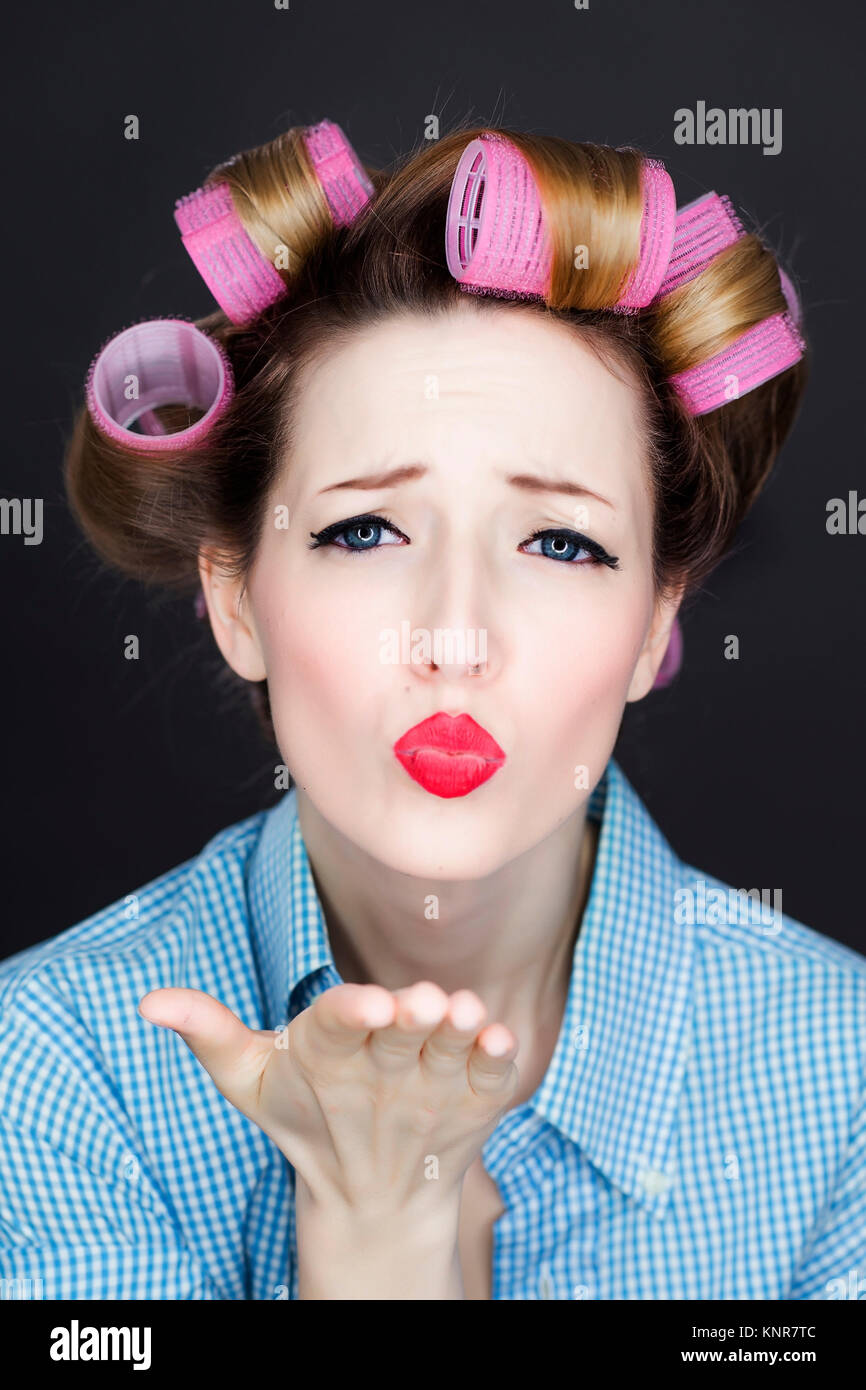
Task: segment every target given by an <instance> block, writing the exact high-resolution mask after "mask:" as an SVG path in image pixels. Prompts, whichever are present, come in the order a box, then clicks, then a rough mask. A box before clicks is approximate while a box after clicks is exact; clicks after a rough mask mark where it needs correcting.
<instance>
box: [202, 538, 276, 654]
mask: <svg viewBox="0 0 866 1390" xmlns="http://www.w3.org/2000/svg"><path fill="white" fill-rule="evenodd" d="M198 572H199V577H200V579H201V587H202V592H203V593H204V597H205V603H206V604H207V611H208V616H209V618H210V625H211V631H212V632H213V635H214V637H215V639H216V644H217V646H218V647H219V649H220V651H221V652H222V654H223V656H224V657H225V659H226V661H227V662H228V664H229V666H231V668H232V670H233V671H236V672H237V674H238V675H239V676H243V678H244V680H248V681H261V680H265V679H266V677H267V671H266V670H265V662H264V656H263V654H262V644H261V641H260V640H259V635H258V632H257V631H256V626H255V622H254V621H253V616H252V612H251V611H250V605H249V597H248V595H247V594H246V593H245V592H244V585H243V581H242V580H240V579H236V578H234V577H233V576H232V575H231V573H230V572H229V570H228V569H227V568H225V567H224V566H222V565H220V563H219V558H218V556H216V555H213V554H211V553H209V552H206V551H201V552H200V553H199V557H198Z"/></svg>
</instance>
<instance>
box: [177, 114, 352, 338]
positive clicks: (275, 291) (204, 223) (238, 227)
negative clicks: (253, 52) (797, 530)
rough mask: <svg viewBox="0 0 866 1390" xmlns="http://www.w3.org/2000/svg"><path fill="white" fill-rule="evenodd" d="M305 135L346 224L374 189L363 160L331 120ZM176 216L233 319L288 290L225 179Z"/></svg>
mask: <svg viewBox="0 0 866 1390" xmlns="http://www.w3.org/2000/svg"><path fill="white" fill-rule="evenodd" d="M302 139H303V141H304V144H305V146H306V149H307V153H308V154H309V156H310V160H311V162H312V165H313V168H314V169H315V171H316V176H317V178H318V180H319V183H320V185H321V188H322V192H323V193H324V195H325V198H326V200H327V203H328V208H329V210H330V213H331V217H332V219H333V222H334V225H335V226H336V227H343V226H346V225H347V224H348V223H350V222H352V221H354V219H355V218H356V217H357V215H358V213H359V212H360V211H361V209H362V208H363V207H364V206H365V205H366V204H367V203H368V202H369V200H370V198H371V197H372V195H373V193H374V191H375V190H374V187H373V184H372V183H371V181H370V179H369V177H368V175H367V173H366V171H365V169H364V166H363V164H362V163H361V161H360V160H359V158H358V156H357V154H356V153H355V151H354V149H353V148H352V146H351V145H350V144H349V141H348V140H347V139H346V136H345V135H344V133H343V131H342V129H341V128H340V126H338V125H337V124H335V122H333V121H328V120H324V121H319V122H318V124H317V125H313V126H308V127H307V128H306V130H305V131H304V132H303V136H302ZM174 219H175V222H176V223H177V225H178V228H179V229H180V233H181V238H182V240H183V244H184V246H185V247H186V249H187V251H188V252H189V254H190V256H191V258H192V261H193V264H194V265H195V267H196V270H197V271H198V272H199V274H200V275H201V277H202V279H203V280H204V282H205V284H206V285H207V287H208V289H209V290H210V292H211V294H212V295H213V297H214V299H215V300H216V301H217V303H218V304H219V306H220V308H221V309H222V310H223V312H224V313H225V314H226V315H227V316H228V317H229V318H230V319H231V321H232V323H237V324H242V323H248V322H249V321H250V320H251V319H254V318H256V317H257V316H258V315H259V314H260V313H261V312H262V311H263V310H264V309H267V308H268V306H269V305H270V304H273V303H274V302H275V301H276V300H278V299H280V298H281V297H282V296H283V295H284V294H285V293H286V290H287V288H288V285H287V282H286V281H285V280H284V279H283V277H282V275H280V273H279V271H278V270H277V269H276V267H275V266H274V265H273V263H272V262H271V261H269V260H268V258H267V257H266V256H263V255H262V253H261V251H260V250H259V248H258V246H257V245H256V243H255V242H254V241H253V239H252V237H251V236H250V235H249V233H248V232H247V231H246V229H245V227H244V226H243V223H242V222H241V219H240V217H239V216H238V214H237V211H236V209H235V205H234V200H233V198H232V193H231V189H230V187H229V185H228V183H226V182H225V181H224V180H222V181H217V182H214V183H212V184H205V185H204V186H203V187H202V188H197V189H195V191H194V192H192V193H187V194H186V195H185V196H184V197H183V198H178V200H177V203H176V204H175V211H174Z"/></svg>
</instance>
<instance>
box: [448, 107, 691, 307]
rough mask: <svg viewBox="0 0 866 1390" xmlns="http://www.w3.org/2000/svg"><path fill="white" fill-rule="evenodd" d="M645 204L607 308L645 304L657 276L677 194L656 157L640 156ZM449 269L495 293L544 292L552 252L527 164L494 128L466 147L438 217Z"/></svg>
mask: <svg viewBox="0 0 866 1390" xmlns="http://www.w3.org/2000/svg"><path fill="white" fill-rule="evenodd" d="M642 181H643V193H644V208H643V216H642V218H641V229H640V252H639V257H638V264H637V266H636V267H635V268H634V270H633V271H632V273H631V275H630V277H629V280H628V284H627V286H626V288H625V290H624V291H623V292H622V293H621V295H620V298H619V299H618V300H617V302H616V304H613V305H611V306H610V307H611V308H613V309H619V310H623V311H626V312H629V311H633V310H636V309H640V308H643V307H644V306H645V305H647V304H649V303H650V301H651V300H652V299H653V297H654V295H655V294H656V293H657V291H658V288H659V286H660V284H661V282H662V277H663V276H664V273H665V270H666V268H667V264H668V260H669V258H670V252H671V246H672V244H673V236H674V227H675V218H676V198H675V195H674V187H673V184H672V182H671V179H670V176H669V174H668V173H667V171H666V170H665V168H664V165H663V164H661V163H660V161H658V160H644V162H643V169H642ZM445 255H446V259H447V262H448V269H449V271H450V273H451V275H453V277H454V279H455V280H456V281H457V283H458V284H459V285H460V286H461V288H462V289H465V290H469V291H471V292H472V293H475V294H494V295H499V296H501V297H502V298H514V299H516V298H521V299H527V298H538V299H543V298H545V296H546V295H547V293H548V291H549V288H550V275H551V270H552V265H553V253H552V247H551V242H550V236H549V233H548V230H547V227H546V226H545V221H544V210H543V208H542V206H541V198H540V196H539V192H538V188H537V186H536V183H535V178H534V176H533V172H532V169H531V167H530V165H529V162H528V161H527V160H526V158H525V157H524V155H523V154H522V153H521V151H520V150H519V149H518V148H517V146H516V145H514V144H513V143H512V142H511V141H510V140H508V139H506V138H505V136H503V135H500V134H499V133H498V132H497V131H485V132H484V134H483V135H481V136H479V137H478V138H476V139H474V140H471V141H470V142H469V144H468V145H467V146H466V148H465V150H464V151H463V153H462V155H461V156H460V160H459V162H458V164H457V168H456V169H455V171H454V178H453V180H452V183H451V191H450V194H449V197H448V211H447V215H446V219H445Z"/></svg>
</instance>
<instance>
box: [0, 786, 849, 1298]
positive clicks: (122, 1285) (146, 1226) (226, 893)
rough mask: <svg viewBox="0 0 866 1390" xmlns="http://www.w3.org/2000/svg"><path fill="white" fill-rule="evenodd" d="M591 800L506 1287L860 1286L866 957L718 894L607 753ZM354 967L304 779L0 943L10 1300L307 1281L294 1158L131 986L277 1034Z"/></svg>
mask: <svg viewBox="0 0 866 1390" xmlns="http://www.w3.org/2000/svg"><path fill="white" fill-rule="evenodd" d="M588 813H589V815H590V816H591V817H592V818H593V819H595V820H598V821H600V823H601V827H600V835H599V843H598V850H597V857H596V864H595V870H594V874H593V879H592V885H591V891H590V895H589V900H588V903H587V906H586V910H585V912H584V917H583V921H582V924H581V927H580V931H579V933H578V936H577V941H576V946H575V951H574V958H573V965H572V973H571V983H570V990H569V995H568V1002H567V1006H566V1011H565V1016H564V1018H563V1021H562V1026H561V1031H560V1034H559V1038H558V1042H557V1044H556V1048H555V1051H554V1054H553V1057H552V1059H551V1061H550V1064H549V1066H548V1069H547V1072H546V1074H545V1076H544V1079H543V1080H542V1082H541V1084H540V1085H539V1087H538V1089H537V1090H536V1091H535V1093H534V1095H533V1096H532V1097H531V1099H530V1100H528V1101H527V1102H526V1103H525V1104H522V1105H520V1106H518V1107H515V1108H514V1109H512V1110H510V1111H508V1112H507V1113H506V1114H505V1115H504V1116H503V1117H502V1119H501V1120H500V1122H499V1124H498V1126H497V1128H496V1129H495V1130H494V1132H493V1133H492V1134H491V1136H490V1137H489V1139H488V1140H487V1142H486V1144H485V1145H484V1149H483V1155H482V1156H483V1161H484V1165H485V1167H486V1168H487V1170H488V1172H489V1173H490V1174H491V1175H492V1176H493V1178H494V1179H495V1180H496V1183H497V1185H498V1187H499V1191H500V1193H501V1196H502V1201H503V1204H504V1207H505V1211H504V1214H503V1215H502V1216H501V1217H500V1219H499V1220H498V1221H497V1223H496V1225H495V1227H494V1251H493V1283H492V1297H493V1298H495V1299H541V1298H551V1299H851V1298H854V1299H856V1298H858V1297H861V1298H862V1297H866V1107H864V1071H866V1066H864V1063H866V957H864V956H861V955H859V954H858V953H856V952H854V951H852V950H850V949H849V948H847V947H844V946H842V945H840V944H837V943H836V942H834V941H832V940H831V939H830V938H828V937H825V936H822V935H820V934H818V933H817V932H815V931H812V930H811V929H809V928H808V927H805V926H803V925H802V924H801V923H799V922H796V921H794V920H793V919H791V918H790V917H788V916H784V917H781V919H780V920H778V921H776V922H775V923H774V924H773V925H770V926H769V927H768V925H767V912H766V909H764V911H763V914H762V915H761V916H760V918H759V920H757V921H755V920H746V921H743V920H736V914H735V913H732V912H731V911H730V910H729V909H725V910H722V911H720V910H719V908H718V902H719V901H721V900H722V899H723V898H727V900H728V901H730V898H731V896H732V890H729V889H728V887H727V885H724V884H721V883H720V882H719V880H717V879H714V878H712V877H711V876H709V875H708V874H700V873H698V872H696V871H695V870H694V869H693V868H689V867H688V866H687V865H685V864H684V863H683V862H682V861H681V860H680V859H678V858H677V856H676V855H675V854H674V853H673V851H672V850H671V848H670V846H669V845H668V843H667V841H666V840H665V838H664V837H663V835H662V834H661V832H660V830H659V829H658V827H657V826H656V825H655V824H654V822H653V820H652V819H651V817H650V816H649V814H648V812H647V810H646V808H645V807H644V806H643V804H642V802H641V800H640V798H639V797H638V796H637V794H636V792H635V791H634V789H633V788H632V787H631V785H630V783H629V782H628V781H627V779H626V777H625V775H624V773H623V772H622V770H621V769H620V767H619V766H618V764H617V763H616V761H615V760H614V759H611V760H610V761H609V763H608V766H607V768H606V770H605V774H604V776H603V777H602V779H601V781H600V782H599V784H598V786H597V787H596V789H595V791H594V792H593V794H592V797H591V800H590V803H589V808H588ZM683 890H687V891H686V894H685V897H684V896H683ZM689 894H691V899H689ZM714 894H715V895H716V903H717V906H716V907H715V908H712V907H710V906H708V905H707V900H708V899H712V898H713V895H714ZM689 901H691V902H692V906H691V908H689V907H688V906H687V905H686V906H683V904H684V903H686V904H687V903H688V902H689ZM756 915H757V914H756V913H755V912H754V910H753V913H752V916H753V917H754V916H756ZM732 919H733V920H732ZM339 983H341V981H340V977H339V975H338V974H337V972H336V969H335V967H334V963H333V958H332V955H331V951H330V947H329V944H328V935H327V929H326V925H325V921H324V917H323V914H322V910H321V905H320V903H319V900H318V897H317V894H316V890H315V885H314V882H313V878H312V875H311V872H310V865H309V860H308V858H307V853H306V849H305V846H304V842H303V839H302V837H301V832H300V825H299V822H298V818H297V807H296V797H295V792H294V789H293V790H291V791H289V792H288V793H286V794H285V795H284V796H283V798H282V799H281V800H280V801H279V802H278V803H277V805H276V806H274V807H273V808H272V809H270V810H268V811H262V812H259V813H258V814H256V815H253V816H251V817H249V818H248V819H246V820H243V821H240V822H238V823H237V824H236V825H232V826H229V827H228V828H227V829H225V830H223V831H221V832H220V833H219V834H217V835H216V836H215V837H214V838H213V839H212V840H210V842H209V843H208V844H207V845H206V846H205V847H204V849H203V850H202V851H201V853H200V854H198V855H196V856H195V857H193V858H191V859H189V860H187V861H186V862H185V863H183V864H180V865H179V866H178V867H176V868H174V869H172V870H171V871H170V872H168V873H166V874H164V875H162V876H161V877H159V878H156V879H154V880H152V881H151V882H150V883H148V884H147V885H146V886H144V887H142V888H140V889H139V890H138V891H137V892H135V893H131V894H129V895H127V896H126V897H125V898H123V899H122V900H121V901H118V902H116V903H114V904H112V905H111V906H109V907H106V908H104V909H103V910H102V911H100V912H97V913H96V914H95V915H93V916H91V917H89V918H87V919H86V920H84V921H82V922H80V923H78V924H77V925H76V926H74V927H71V928H70V929H69V930H67V931H64V932H62V933H61V934H60V935H58V936H55V937H53V938H52V939H51V940H48V941H45V942H42V943H40V944H39V945H37V946H34V947H31V948H29V949H27V950H25V951H23V952H19V953H18V954H17V955H16V956H13V957H11V958H10V959H8V960H6V961H4V962H3V963H2V965H0V1278H2V1279H4V1280H12V1281H15V1280H18V1281H22V1282H21V1283H19V1284H14V1283H13V1284H6V1285H3V1286H2V1287H3V1288H4V1289H5V1290H6V1293H5V1296H6V1297H15V1296H24V1295H23V1294H22V1293H21V1290H24V1289H29V1290H31V1291H32V1292H31V1295H30V1296H36V1297H43V1298H45V1299H64V1298H73V1299H76V1298H80V1299H279V1298H296V1297H297V1256H296V1243H295V1227H294V1173H293V1170H292V1168H291V1166H290V1165H289V1164H288V1162H287V1161H286V1159H285V1158H284V1157H283V1155H282V1154H281V1153H280V1152H279V1150H278V1149H277V1148H276V1146H275V1145H274V1144H273V1143H272V1141H271V1140H270V1139H268V1138H267V1137H266V1136H265V1135H264V1134H263V1133H262V1132H261V1130H259V1129H258V1128H257V1126H256V1125H254V1124H253V1123H252V1121H250V1120H248V1119H247V1118H246V1117H245V1116H243V1115H241V1114H240V1113H239V1112H238V1111H237V1110H235V1109H234V1107H233V1106H232V1105H230V1104H229V1102H228V1101H226V1100H225V1099H224V1098H223V1097H222V1096H221V1095H220V1093H219V1092H218V1091H217V1089H216V1087H215V1086H214V1084H213V1082H212V1081H211V1079H210V1077H209V1076H208V1075H207V1073H206V1072H205V1071H204V1069H203V1068H202V1067H201V1066H200V1065H199V1063H198V1062H197V1060H196V1059H195V1057H194V1056H193V1055H192V1053H191V1052H190V1051H189V1049H188V1048H187V1046H186V1044H185V1043H184V1042H183V1041H182V1040H181V1039H180V1038H179V1037H178V1036H177V1035H176V1034H175V1033H173V1032H171V1031H170V1030H166V1029H162V1028H158V1027H155V1026H154V1025H153V1024H150V1023H148V1022H146V1021H145V1020H144V1019H143V1018H141V1016H140V1015H139V1014H138V1012H137V1008H136V1006H137V1004H138V1001H139V999H140V998H141V997H142V995H143V994H145V993H146V992H147V991H148V990H151V989H156V988H158V987H159V986H164V985H186V986H191V987H193V988H196V989H201V990H206V991H207V993H208V994H212V995H214V996H215V997H216V998H217V999H220V1000H222V1001H223V1002H224V1003H226V1004H227V1005H228V1006H229V1008H231V1009H233V1010H234V1011H235V1013H237V1014H238V1015H239V1016H240V1018H242V1019H243V1020H244V1022H246V1023H247V1024H248V1025H249V1026H250V1027H252V1028H276V1027H277V1026H279V1025H282V1024H284V1023H285V1022H286V1020H287V1019H290V1018H293V1017H294V1016H295V1015H296V1014H297V1013H298V1012H299V1011H300V1010H301V1009H303V1008H306V1007H307V1005H309V1004H310V1002H311V1001H312V1000H313V999H314V998H315V997H316V995H318V994H319V993H321V991H322V990H325V989H328V988H329V987H330V986H332V985H335V984H339ZM27 1280H29V1281H30V1284H29V1286H28V1285H26V1284H25V1283H24V1281H27ZM16 1289H17V1290H18V1291H19V1292H18V1294H17V1295H16V1292H15V1290H16ZM10 1290H11V1292H10Z"/></svg>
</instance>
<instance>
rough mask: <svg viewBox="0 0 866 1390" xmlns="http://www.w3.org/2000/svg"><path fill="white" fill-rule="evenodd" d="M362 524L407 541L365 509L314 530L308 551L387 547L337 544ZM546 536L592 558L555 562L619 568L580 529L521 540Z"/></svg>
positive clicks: (529, 542)
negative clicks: (567, 544) (323, 547)
mask: <svg viewBox="0 0 866 1390" xmlns="http://www.w3.org/2000/svg"><path fill="white" fill-rule="evenodd" d="M359 526H373V527H376V526H378V527H382V528H384V529H385V530H386V531H393V532H394V533H395V534H396V535H398V536H403V539H404V540H408V536H405V535H403V532H402V531H401V530H400V529H399V527H397V526H395V525H394V523H393V521H390V520H389V519H388V517H386V516H380V515H379V514H378V513H374V512H365V513H364V514H363V516H351V517H349V518H348V520H347V521H334V522H332V523H331V525H330V526H326V527H325V529H324V530H323V531H311V532H310V535H311V536H312V538H313V539H312V541H311V542H308V543H307V548H308V549H309V550H316V549H318V547H319V546H328V545H330V546H333V548H334V549H335V550H342V551H345V552H348V553H349V554H355V555H363V554H368V553H369V552H370V551H373V550H382V549H383V548H384V547H383V546H380V545H370V546H352V545H336V546H334V538H335V537H336V536H341V535H343V533H344V532H346V531H354V530H355V529H356V528H357V527H359ZM547 536H550V537H553V538H559V539H562V540H566V541H569V542H571V543H572V544H576V545H577V546H578V549H579V550H585V551H586V552H587V554H588V556H589V559H588V560H574V559H569V560H560V559H558V558H557V557H555V556H552V555H550V556H545V557H544V558H545V559H552V560H554V561H555V563H556V564H571V565H573V564H580V565H591V566H593V567H595V566H596V565H606V566H607V567H608V569H619V560H618V558H617V556H616V555H610V554H608V552H607V551H606V550H605V548H604V546H603V545H599V543H598V541H594V540H591V539H590V537H589V536H584V535H582V533H581V532H580V531H572V530H571V529H570V528H569V527H567V526H548V527H546V528H544V529H543V530H540V531H534V532H533V533H532V535H531V536H528V537H527V538H526V540H525V541H521V545H532V544H533V543H534V542H535V541H537V540H541V539H543V538H544V537H547Z"/></svg>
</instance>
